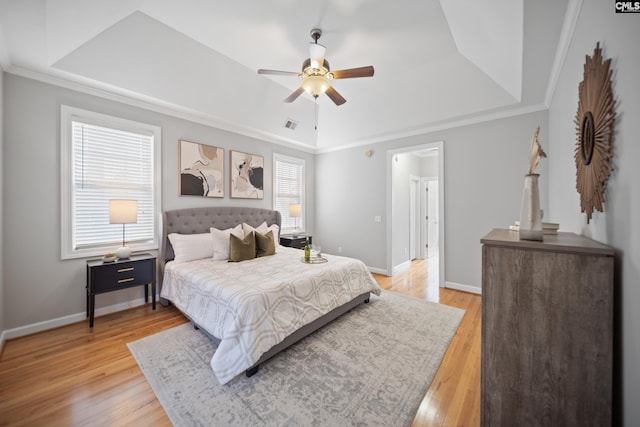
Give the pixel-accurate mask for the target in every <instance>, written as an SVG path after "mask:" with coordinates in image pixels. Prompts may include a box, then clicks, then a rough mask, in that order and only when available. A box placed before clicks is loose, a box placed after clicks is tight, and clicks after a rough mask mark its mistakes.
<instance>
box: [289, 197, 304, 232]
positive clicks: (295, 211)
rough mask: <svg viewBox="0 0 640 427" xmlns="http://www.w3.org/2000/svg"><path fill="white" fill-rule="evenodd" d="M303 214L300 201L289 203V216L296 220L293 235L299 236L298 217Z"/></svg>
mask: <svg viewBox="0 0 640 427" xmlns="http://www.w3.org/2000/svg"><path fill="white" fill-rule="evenodd" d="M301 216H302V205H301V204H300V203H294V204H292V205H289V217H290V218H293V219H294V221H295V228H294V229H293V237H298V218H300V217H301Z"/></svg>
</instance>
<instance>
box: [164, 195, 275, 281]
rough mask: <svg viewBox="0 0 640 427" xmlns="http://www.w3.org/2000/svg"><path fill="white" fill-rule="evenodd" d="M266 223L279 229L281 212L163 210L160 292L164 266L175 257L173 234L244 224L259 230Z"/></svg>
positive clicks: (218, 208)
mask: <svg viewBox="0 0 640 427" xmlns="http://www.w3.org/2000/svg"><path fill="white" fill-rule="evenodd" d="M265 221H266V222H267V225H271V224H277V225H278V227H281V223H282V216H281V215H280V212H278V211H273V210H270V209H261V208H248V207H233V206H223V207H206V208H188V209H176V210H171V211H164V212H163V213H162V240H161V242H160V258H159V260H158V267H159V270H160V271H159V273H160V274H159V275H158V293H160V292H161V291H162V278H163V276H164V265H165V264H166V262H167V261H171V260H172V259H173V257H174V254H173V248H172V247H171V243H170V242H169V238H168V237H167V236H169V234H170V233H180V234H197V233H208V232H209V229H210V228H211V227H215V228H218V229H220V230H226V229H227V228H232V227H235V226H236V225H238V224H242V223H243V222H246V223H247V224H249V225H251V226H252V227H257V226H259V225H260V224H262V223H263V222H265Z"/></svg>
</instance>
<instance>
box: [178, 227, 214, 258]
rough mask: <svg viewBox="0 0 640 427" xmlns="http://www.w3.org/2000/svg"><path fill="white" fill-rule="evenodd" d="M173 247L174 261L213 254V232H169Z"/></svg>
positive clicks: (208, 256)
mask: <svg viewBox="0 0 640 427" xmlns="http://www.w3.org/2000/svg"><path fill="white" fill-rule="evenodd" d="M169 241H170V242H171V246H172V247H173V253H174V255H175V256H174V261H175V262H187V261H193V260H196V259H203V258H211V257H212V256H213V239H212V238H211V233H201V234H178V233H171V234H169Z"/></svg>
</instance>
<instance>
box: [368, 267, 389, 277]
mask: <svg viewBox="0 0 640 427" xmlns="http://www.w3.org/2000/svg"><path fill="white" fill-rule="evenodd" d="M367 269H368V270H369V271H370V272H371V273H376V274H382V275H383V276H386V275H387V270H385V269H382V268H374V267H367Z"/></svg>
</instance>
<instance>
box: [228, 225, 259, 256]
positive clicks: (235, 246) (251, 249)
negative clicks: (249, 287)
mask: <svg viewBox="0 0 640 427" xmlns="http://www.w3.org/2000/svg"><path fill="white" fill-rule="evenodd" d="M255 257H256V238H255V237H254V235H253V231H252V232H250V233H249V234H247V235H246V236H245V237H244V239H241V238H239V237H237V236H236V235H234V234H233V233H232V234H231V235H230V240H229V262H239V261H246V260H248V259H254V258H255Z"/></svg>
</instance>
